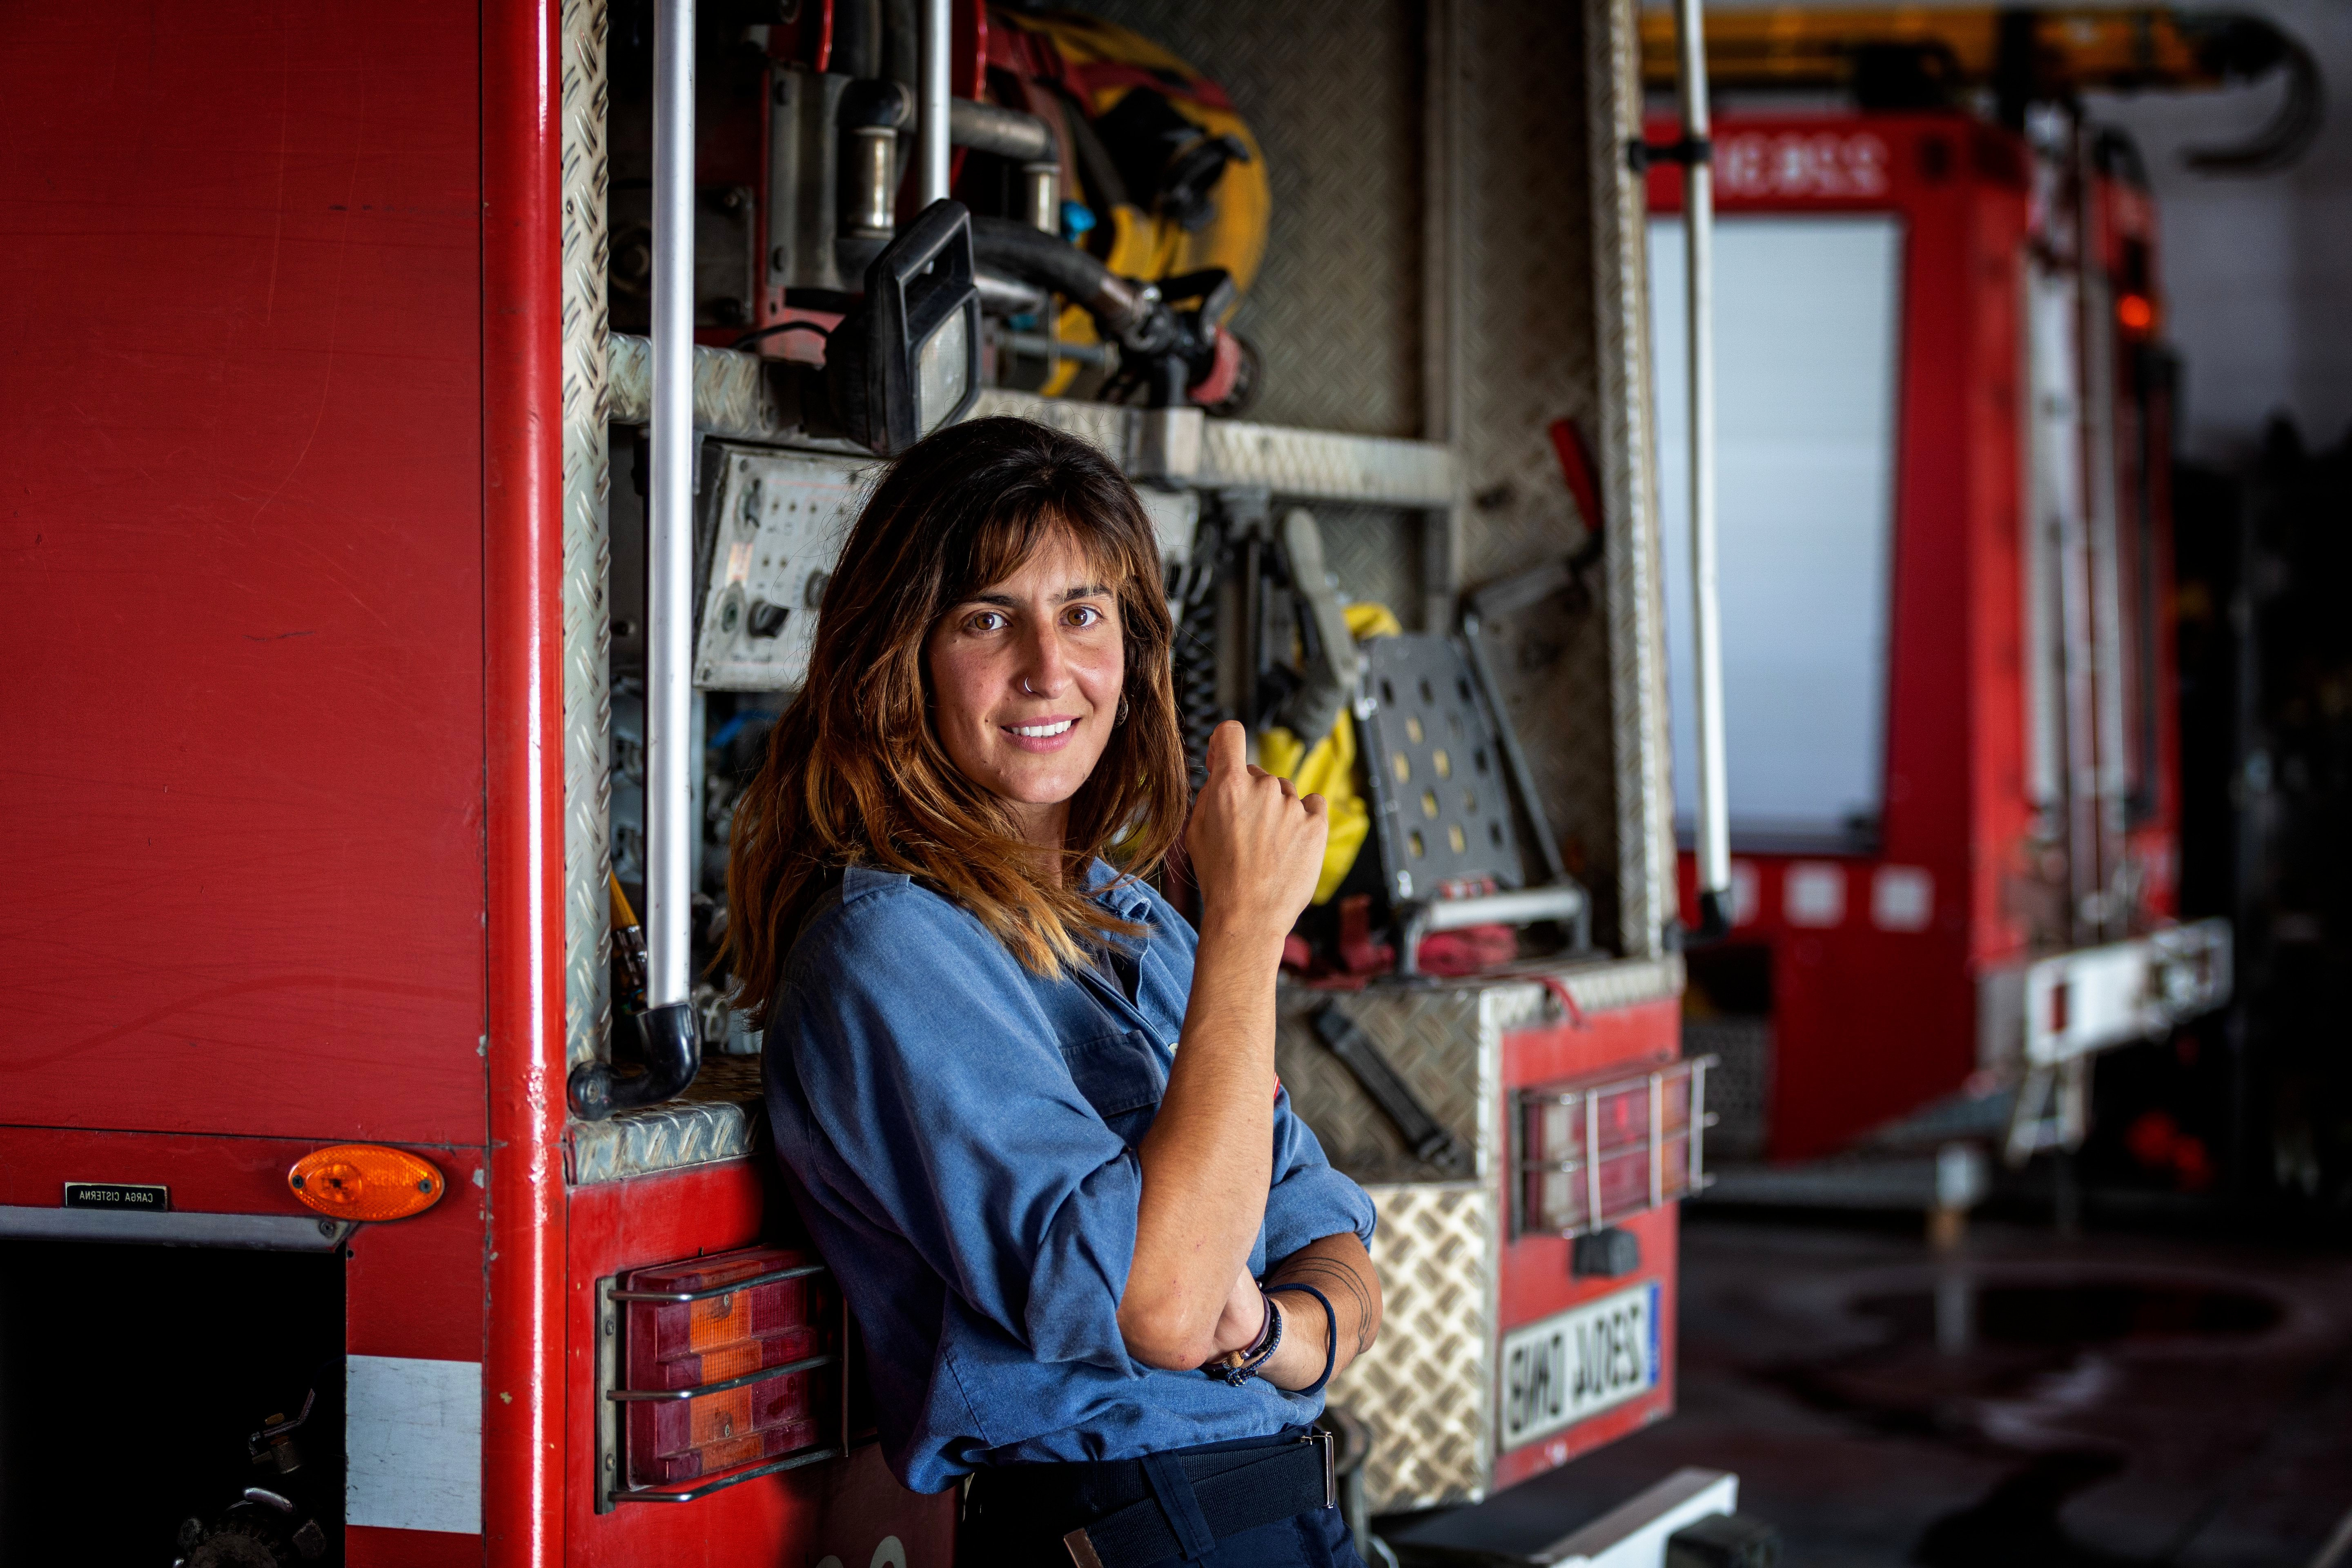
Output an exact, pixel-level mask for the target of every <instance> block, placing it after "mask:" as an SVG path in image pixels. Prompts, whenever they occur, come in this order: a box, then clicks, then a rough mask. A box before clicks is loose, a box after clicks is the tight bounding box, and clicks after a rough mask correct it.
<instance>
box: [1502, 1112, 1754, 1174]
mask: <svg viewBox="0 0 2352 1568" xmlns="http://www.w3.org/2000/svg"><path fill="white" fill-rule="evenodd" d="M1722 1120H1723V1119H1722V1118H1721V1117H1720V1116H1717V1114H1716V1113H1715V1112H1714V1111H1712V1110H1710V1111H1708V1112H1707V1113H1706V1121H1705V1122H1704V1123H1703V1128H1705V1127H1714V1126H1717V1125H1719V1124H1720V1123H1721V1121H1722ZM1690 1131H1691V1124H1690V1123H1689V1122H1687V1121H1675V1122H1669V1123H1668V1124H1667V1125H1666V1126H1665V1127H1664V1129H1663V1130H1662V1131H1661V1135H1660V1136H1659V1137H1658V1139H1657V1140H1656V1141H1655V1142H1653V1141H1652V1140H1650V1139H1649V1138H1646V1137H1644V1138H1636V1139H1635V1140H1633V1142H1630V1143H1611V1144H1607V1145H1605V1146H1603V1147H1602V1148H1601V1151H1600V1152H1598V1153H1595V1154H1590V1155H1585V1156H1582V1157H1580V1158H1577V1159H1572V1160H1522V1161H1520V1162H1519V1169H1520V1170H1522V1171H1543V1172H1551V1173H1569V1172H1574V1171H1581V1170H1583V1169H1584V1168H1585V1166H1586V1165H1588V1164H1592V1165H1606V1164H1608V1163H1610V1162H1611V1161H1612V1160H1622V1159H1624V1158H1625V1157H1626V1156H1627V1155H1629V1154H1643V1153H1650V1152H1654V1151H1656V1150H1659V1149H1663V1148H1664V1147H1665V1145H1667V1144H1669V1143H1672V1142H1675V1140H1676V1139H1677V1138H1685V1137H1688V1136H1689V1135H1690Z"/></svg>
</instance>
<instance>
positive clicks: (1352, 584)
mask: <svg viewBox="0 0 2352 1568" xmlns="http://www.w3.org/2000/svg"><path fill="white" fill-rule="evenodd" d="M1314 510H1315V526H1316V530H1317V531H1318V532H1319V533H1321V534H1322V536H1323V565H1324V568H1325V569H1326V570H1327V571H1328V572H1329V573H1330V574H1332V575H1333V576H1335V577H1337V578H1339V602H1340V603H1341V604H1343V605H1357V604H1374V605H1387V606H1388V607H1389V608H1390V609H1391V610H1393V611H1395V612H1396V616H1397V619H1398V620H1400V621H1402V622H1403V623H1404V624H1405V625H1406V626H1409V627H1410V626H1415V625H1416V623H1417V622H1418V621H1419V620H1420V619H1421V584H1422V572H1421V564H1422V563H1421V548H1420V542H1421V532H1422V519H1421V514H1420V513H1418V512H1411V511H1404V510H1399V509H1397V508H1394V507H1377V506H1347V505H1342V504H1339V503H1337V502H1331V501H1324V502H1319V503H1318V504H1317V506H1316V507H1315V509H1314Z"/></svg>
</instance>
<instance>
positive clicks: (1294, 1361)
mask: <svg viewBox="0 0 2352 1568" xmlns="http://www.w3.org/2000/svg"><path fill="white" fill-rule="evenodd" d="M1265 1283H1266V1285H1267V1286H1268V1287H1269V1288H1271V1287H1273V1286H1276V1285H1287V1284H1298V1285H1312V1286H1313V1287H1315V1289H1317V1290H1318V1292H1320V1293H1321V1294H1322V1296H1323V1298H1324V1300H1328V1301H1329V1302H1330V1303H1331V1311H1332V1313H1333V1315H1334V1316H1336V1317H1337V1318H1338V1320H1339V1332H1338V1333H1337V1334H1336V1335H1333V1334H1330V1333H1329V1332H1328V1329H1327V1327H1326V1320H1325V1318H1324V1316H1323V1309H1322V1307H1321V1305H1320V1304H1319V1303H1318V1302H1317V1300H1315V1298H1314V1297H1313V1296H1310V1295H1308V1294H1307V1292H1306V1291H1304V1290H1279V1291H1276V1292H1275V1294H1274V1297H1273V1300H1274V1301H1275V1302H1276V1307H1277V1310H1279V1311H1280V1312H1281V1313H1282V1318H1283V1324H1282V1344H1281V1347H1280V1348H1279V1349H1277V1350H1276V1352H1274V1355H1273V1356H1272V1358H1271V1359H1269V1360H1268V1361H1267V1363H1266V1364H1265V1370H1264V1372H1263V1373H1261V1375H1263V1376H1264V1377H1265V1380H1266V1381H1267V1382H1268V1383H1271V1384H1274V1385H1275V1386H1276V1388H1294V1389H1295V1388H1307V1387H1310V1386H1312V1385H1313V1384H1314V1382H1315V1380H1316V1379H1317V1378H1318V1377H1321V1376H1322V1375H1323V1357H1324V1351H1325V1349H1326V1347H1327V1346H1328V1348H1329V1349H1330V1351H1331V1373H1332V1375H1333V1376H1335V1377H1336V1376H1338V1375H1339V1373H1342V1372H1344V1371H1346V1370H1347V1367H1348V1363H1349V1362H1351V1361H1354V1360H1355V1359H1356V1358H1357V1357H1358V1356H1360V1355H1361V1354H1363V1353H1364V1352H1366V1351H1368V1350H1370V1349H1371V1348H1372V1341H1373V1340H1374V1339H1376V1338H1378V1337H1379V1334H1380V1331H1381V1276H1380V1271H1379V1270H1378V1269H1376V1268H1373V1267H1372V1259H1371V1255H1370V1253H1368V1252H1366V1251H1365V1250H1364V1244H1363V1243H1362V1242H1361V1241H1360V1240H1358V1239H1357V1237H1356V1234H1355V1233H1354V1232H1353V1231H1345V1232H1342V1233H1341V1234H1339V1235H1338V1236H1327V1237H1323V1239H1322V1240H1320V1241H1314V1242H1309V1243H1308V1244H1307V1246H1305V1247H1300V1248H1299V1249H1298V1250H1297V1251H1296V1252H1294V1253H1292V1254H1291V1255H1290V1256H1289V1257H1287V1258H1284V1259H1283V1260H1282V1261H1281V1262H1279V1263H1277V1264H1276V1265H1275V1266H1274V1268H1272V1269H1270V1270H1268V1271H1267V1274H1266V1277H1265Z"/></svg>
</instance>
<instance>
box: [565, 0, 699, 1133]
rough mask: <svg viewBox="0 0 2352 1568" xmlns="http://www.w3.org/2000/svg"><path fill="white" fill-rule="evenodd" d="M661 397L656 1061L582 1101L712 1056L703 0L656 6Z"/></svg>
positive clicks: (664, 1089) (586, 1112) (647, 1028)
mask: <svg viewBox="0 0 2352 1568" xmlns="http://www.w3.org/2000/svg"><path fill="white" fill-rule="evenodd" d="M653 253H654V254H653V332H652V342H651V347H650V352H649V355H648V357H649V358H650V360H651V361H652V381H653V409H652V415H653V417H652V429H651V432H650V436H651V439H650V443H649V450H650V456H651V463H650V468H651V472H650V475H649V479H648V489H649V491H650V501H651V505H650V507H649V509H648V510H649V512H650V518H649V527H648V529H647V537H646V908H645V931H646V1010H645V1011H644V1012H643V1013H640V1014H639V1015H637V1028H638V1030H639V1033H640V1034H641V1035H642V1036H643V1038H644V1045H645V1057H646V1070H645V1071H644V1072H642V1073H640V1074H637V1075H635V1076H634V1077H630V1078H622V1077H620V1076H618V1075H617V1074H615V1073H614V1071H613V1069H612V1068H611V1066H610V1065H609V1064H608V1063H605V1062H589V1063H583V1064H582V1065H581V1066H580V1067H578V1068H574V1069H573V1070H572V1077H571V1080H570V1089H571V1100H572V1110H573V1111H574V1113H576V1114H578V1115H580V1116H583V1117H585V1118H588V1119H590V1120H592V1121H602V1120H603V1119H604V1118H605V1117H607V1116H609V1115H611V1114H612V1113H613V1112H614V1110H623V1109H626V1108H628V1107H630V1106H637V1105H651V1104H655V1103H657V1102H659V1101H661V1100H669V1099H672V1098H674V1097H675V1096H676V1095H677V1093H678V1092H679V1091H680V1090H682V1089H685V1088H686V1086H687V1085H688V1083H690V1082H692V1081H693V1079H694V1075H695V1073H696V1071H697V1070H698V1068H700V1066H701V1057H702V1042H701V1031H700V1028H699V1026H698V1022H697V1020H696V1017H695V1012H694V1005H693V1002H692V1000H691V996H690V993H691V990H692V985H693V980H692V968H693V963H692V947H693V929H692V925H691V921H692V918H693V900H694V862H695V858H696V857H697V855H698V852H699V850H700V847H701V834H700V831H699V829H698V823H697V821H696V813H695V810H694V751H695V746H694V728H695V725H694V702H695V694H694V677H693V658H694V648H693V639H694V440H695V437H694V0H655V5H654V224H653Z"/></svg>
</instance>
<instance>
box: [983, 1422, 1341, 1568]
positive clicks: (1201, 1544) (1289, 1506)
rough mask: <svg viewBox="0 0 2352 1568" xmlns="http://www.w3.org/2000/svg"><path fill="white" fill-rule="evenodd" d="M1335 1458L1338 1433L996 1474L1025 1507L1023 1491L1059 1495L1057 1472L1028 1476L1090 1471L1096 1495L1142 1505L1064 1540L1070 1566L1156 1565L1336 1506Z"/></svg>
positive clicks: (997, 1482)
mask: <svg viewBox="0 0 2352 1568" xmlns="http://www.w3.org/2000/svg"><path fill="white" fill-rule="evenodd" d="M1333 1458H1334V1454H1333V1442H1332V1436H1331V1434H1330V1433H1328V1432H1308V1433H1306V1434H1304V1435H1302V1436H1297V1437H1294V1438H1290V1439H1288V1440H1285V1441H1278V1442H1276V1443H1274V1444H1272V1445H1269V1446H1260V1447H1242V1448H1234V1447H1224V1446H1213V1447H1209V1448H1205V1449H1193V1450H1180V1451H1178V1452H1175V1453H1169V1454H1152V1455H1149V1456H1147V1457H1145V1458H1140V1459H1129V1460H1124V1461H1118V1462H1112V1463H1103V1462H1097V1463H1094V1464H1089V1465H1085V1466H1083V1467H1081V1466H1075V1465H1073V1466H1064V1465H1038V1466H1029V1465H1021V1466H1012V1467H1007V1468H1005V1469H1002V1470H995V1471H991V1472H988V1475H989V1480H990V1489H991V1490H992V1492H1003V1493H1009V1494H1013V1495H1010V1496H1006V1497H1004V1498H1003V1502H1005V1503H1010V1504H1013V1506H1014V1507H1016V1508H1017V1507H1019V1506H1020V1500H1019V1494H1020V1493H1022V1492H1024V1491H1037V1492H1042V1491H1044V1490H1046V1489H1051V1488H1052V1482H1051V1479H1050V1478H1049V1476H1048V1475H1045V1474H1033V1475H1030V1476H1025V1477H1024V1476H1022V1475H1021V1474H1020V1472H1023V1471H1031V1472H1053V1471H1064V1470H1071V1471H1075V1470H1078V1469H1081V1468H1083V1469H1084V1470H1085V1471H1086V1472H1087V1473H1088V1476H1089V1478H1090V1484H1089V1485H1088V1487H1087V1491H1089V1492H1092V1493H1094V1494H1095V1495H1097V1496H1099V1495H1102V1494H1103V1493H1104V1492H1106V1491H1108V1492H1109V1493H1110V1495H1113V1496H1121V1495H1123V1496H1126V1497H1131V1498H1133V1499H1134V1500H1132V1501H1129V1502H1126V1503H1125V1504H1124V1505H1123V1506H1118V1507H1114V1508H1112V1509H1110V1510H1108V1511H1107V1512H1104V1513H1102V1514H1100V1515H1098V1516H1097V1517H1096V1518H1094V1519H1091V1520H1088V1521H1087V1522H1086V1523H1084V1524H1082V1525H1079V1526H1078V1527H1077V1528H1076V1529H1074V1530H1071V1531H1067V1532H1066V1533H1064V1534H1063V1535H1062V1537H1061V1542H1062V1547H1063V1549H1064V1551H1066V1552H1067V1553H1068V1554H1069V1561H1070V1563H1073V1564H1074V1565H1075V1568H1151V1564H1154V1563H1168V1562H1172V1561H1175V1560H1176V1559H1179V1558H1181V1559H1183V1560H1185V1561H1187V1562H1190V1561H1192V1559H1194V1558H1198V1557H1202V1556H1205V1555H1207V1553H1208V1552H1209V1551H1210V1550H1211V1549H1212V1548H1213V1547H1214V1546H1215V1545H1216V1543H1217V1542H1220V1541H1223V1540H1224V1539H1225V1538H1226V1537H1227V1536H1231V1535H1238V1534H1240V1533H1241V1532H1242V1531H1245V1530H1255V1529H1257V1528H1258V1527H1259V1526H1261V1525H1267V1524H1272V1523H1274V1522H1275V1521H1277V1520H1284V1519H1289V1518H1292V1517H1293V1516H1295V1515H1297V1514H1301V1513H1306V1512H1308V1511H1310V1510H1316V1509H1325V1508H1332V1507H1336V1506H1337V1505H1338V1503H1339V1482H1338V1478H1337V1476H1336V1475H1335V1473H1334V1470H1333ZM1138 1494H1140V1495H1138ZM1037 1501H1039V1502H1043V1501H1044V1498H1043V1497H1042V1496H1040V1497H1038V1498H1037ZM1031 1517H1032V1518H1033V1519H1036V1521H1037V1522H1038V1523H1040V1524H1043V1523H1044V1522H1045V1520H1044V1519H1043V1518H1039V1517H1038V1516H1036V1515H1034V1514H1033V1515H1032V1516H1031ZM1063 1517H1064V1518H1065V1519H1066V1518H1068V1517H1069V1516H1068V1514H1066V1513H1065V1514H1064V1515H1063Z"/></svg>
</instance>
